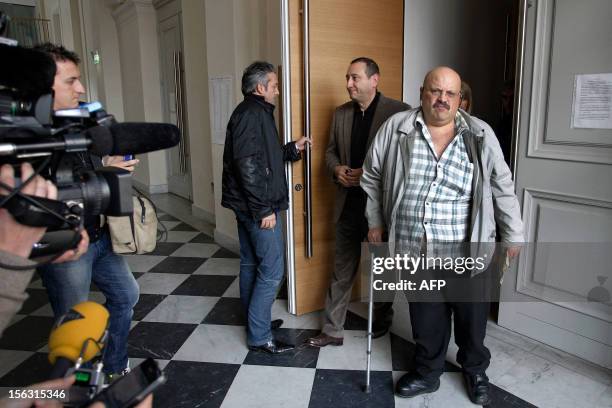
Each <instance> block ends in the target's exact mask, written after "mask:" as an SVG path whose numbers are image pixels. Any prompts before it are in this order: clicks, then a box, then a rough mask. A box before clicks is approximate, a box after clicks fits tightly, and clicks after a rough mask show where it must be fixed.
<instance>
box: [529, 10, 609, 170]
mask: <svg viewBox="0 0 612 408" xmlns="http://www.w3.org/2000/svg"><path fill="white" fill-rule="evenodd" d="M556 12H557V0H539V1H538V2H537V11H536V22H535V30H536V32H535V37H534V42H533V49H534V55H533V69H532V84H538V85H536V86H532V94H531V99H530V106H529V123H528V129H529V130H528V134H529V135H533V136H532V137H530V138H529V144H528V148H527V156H528V157H538V158H546V159H555V160H567V161H576V162H587V163H602V164H612V141H611V143H605V142H603V143H602V142H595V141H592V142H589V141H588V140H586V141H571V140H560V139H555V138H554V137H555V135H548V134H547V127H548V124H547V122H548V113H549V112H548V106H549V97H550V83H551V63H552V49H553V43H554V37H555V23H556V21H555V15H556ZM568 123H569V118H568Z"/></svg>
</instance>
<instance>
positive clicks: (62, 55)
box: [34, 42, 81, 65]
mask: <svg viewBox="0 0 612 408" xmlns="http://www.w3.org/2000/svg"><path fill="white" fill-rule="evenodd" d="M34 49H35V50H37V51H42V52H44V53H47V54H49V55H50V56H51V58H53V61H55V62H59V61H70V62H73V63H74V65H79V63H80V62H81V58H79V56H78V55H77V53H76V52H73V51H68V50H67V49H66V48H64V46H63V45H56V44H51V43H49V42H47V43H44V44H39V45H36V46H35V47H34Z"/></svg>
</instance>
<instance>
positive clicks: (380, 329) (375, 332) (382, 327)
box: [372, 320, 391, 339]
mask: <svg viewBox="0 0 612 408" xmlns="http://www.w3.org/2000/svg"><path fill="white" fill-rule="evenodd" d="M389 327H391V322H386V321H381V320H374V322H373V323H372V338H373V339H377V338H379V337H382V336H384V335H385V334H387V332H388V331H389Z"/></svg>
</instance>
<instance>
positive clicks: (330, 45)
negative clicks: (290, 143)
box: [283, 0, 404, 314]
mask: <svg viewBox="0 0 612 408" xmlns="http://www.w3.org/2000/svg"><path fill="white" fill-rule="evenodd" d="M285 5H286V6H287V12H286V13H285V15H286V16H287V17H288V24H286V26H287V28H288V43H287V44H286V45H288V46H289V50H290V53H288V55H289V60H288V61H284V62H283V65H284V66H285V67H287V66H288V67H289V71H288V72H287V74H288V77H290V88H291V91H290V92H291V95H290V104H291V105H290V108H291V112H290V113H291V115H290V117H289V116H288V115H283V116H284V118H285V121H286V123H287V126H289V125H290V135H291V137H292V139H294V140H296V139H298V138H299V137H300V136H301V135H302V134H303V133H304V114H303V112H304V89H303V71H304V67H303V35H302V33H303V21H302V14H301V7H302V2H301V1H300V0H287V2H286V3H285ZM403 10H404V2H403V0H380V1H376V2H372V1H367V0H334V1H329V0H310V2H309V32H310V35H309V42H310V46H309V50H310V56H309V59H310V64H309V65H310V70H309V71H310V109H311V113H310V117H311V136H312V139H313V148H312V156H311V157H312V166H311V172H312V173H311V174H312V207H313V208H312V220H313V222H312V223H313V226H312V237H313V256H312V257H311V258H307V256H306V240H305V236H306V235H305V228H306V225H305V217H304V208H305V205H304V203H305V190H304V189H303V188H301V189H300V186H304V182H305V177H304V176H305V170H304V165H305V163H304V161H303V160H302V161H299V162H296V163H294V164H293V167H292V169H291V170H292V171H291V172H290V173H292V176H291V179H290V185H289V187H290V194H291V195H292V196H291V202H292V210H293V211H290V212H289V217H290V219H289V220H287V221H288V223H289V224H290V225H289V228H288V237H287V245H288V251H289V252H290V253H289V254H288V255H290V256H288V275H289V276H288V280H289V310H290V311H291V312H292V313H296V314H302V313H307V312H310V311H313V310H318V309H322V308H323V306H324V302H325V294H326V291H327V288H328V286H329V279H330V276H331V274H332V272H333V268H334V248H335V245H334V234H335V225H334V222H333V209H334V194H335V186H334V184H333V183H332V181H331V178H330V176H329V174H328V173H327V170H326V167H325V149H326V147H327V142H328V139H329V126H330V123H331V119H332V114H333V111H334V108H335V107H336V106H339V105H341V104H343V103H344V102H346V101H348V94H347V91H346V81H345V75H346V70H347V68H348V66H349V63H350V61H351V60H353V59H354V58H357V57H362V56H365V57H370V58H372V59H374V60H375V61H376V62H377V63H378V65H379V66H380V70H381V81H380V84H379V89H380V91H381V92H383V93H384V94H385V95H386V96H388V97H391V98H395V99H401V97H402V73H403V69H402V68H403V67H402V61H403V21H404V15H403V14H404V13H403ZM296 187H297V188H296ZM291 252H292V253H291Z"/></svg>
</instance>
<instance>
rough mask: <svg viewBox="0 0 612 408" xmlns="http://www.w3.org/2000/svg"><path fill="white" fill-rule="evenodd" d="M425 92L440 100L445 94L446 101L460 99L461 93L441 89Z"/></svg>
mask: <svg viewBox="0 0 612 408" xmlns="http://www.w3.org/2000/svg"><path fill="white" fill-rule="evenodd" d="M427 92H429V93H430V94H432V95H434V96H435V97H436V98H441V97H442V95H444V94H446V96H447V97H448V99H455V98H457V97H461V92H453V91H443V90H442V89H427Z"/></svg>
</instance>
